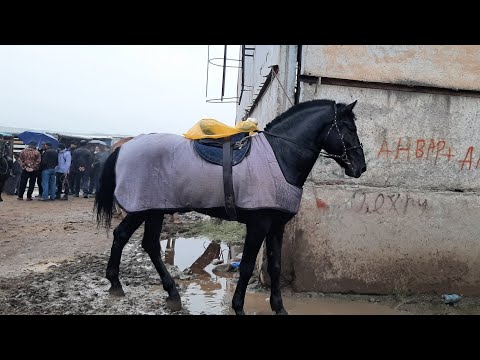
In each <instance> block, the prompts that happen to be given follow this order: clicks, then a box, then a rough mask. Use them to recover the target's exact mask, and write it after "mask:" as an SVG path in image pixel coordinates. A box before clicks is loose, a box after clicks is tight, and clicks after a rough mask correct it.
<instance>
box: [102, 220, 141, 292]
mask: <svg viewBox="0 0 480 360" xmlns="http://www.w3.org/2000/svg"><path fill="white" fill-rule="evenodd" d="M144 219H145V218H144V215H140V214H128V215H127V217H125V219H123V221H122V222H121V223H120V225H118V226H117V227H116V228H115V230H113V244H112V250H111V253H110V259H109V260H108V265H107V279H108V280H109V281H110V284H111V285H112V286H111V287H110V290H109V292H110V294H112V295H117V296H124V295H125V293H124V292H123V289H122V285H121V284H120V280H119V279H118V273H119V266H120V259H121V257H122V250H123V248H124V246H125V244H126V243H127V242H128V240H129V239H130V237H131V236H132V235H133V233H134V232H135V230H137V229H138V228H139V227H140V225H142V223H143V221H144Z"/></svg>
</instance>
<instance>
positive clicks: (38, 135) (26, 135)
mask: <svg viewBox="0 0 480 360" xmlns="http://www.w3.org/2000/svg"><path fill="white" fill-rule="evenodd" d="M17 136H18V138H19V139H20V140H22V141H23V142H24V144H28V143H29V142H30V141H32V140H33V141H35V142H36V143H37V147H38V148H40V146H41V144H44V143H47V142H49V143H52V146H53V148H54V149H57V148H58V140H57V139H56V138H55V137H53V136H52V135H49V134H45V133H42V132H35V131H24V132H22V133H20V134H18V135H17Z"/></svg>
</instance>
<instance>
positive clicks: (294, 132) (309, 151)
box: [265, 118, 331, 187]
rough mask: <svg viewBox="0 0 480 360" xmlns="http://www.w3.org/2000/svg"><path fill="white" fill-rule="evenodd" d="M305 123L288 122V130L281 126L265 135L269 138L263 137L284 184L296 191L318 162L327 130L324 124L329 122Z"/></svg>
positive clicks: (284, 125) (300, 119)
mask: <svg viewBox="0 0 480 360" xmlns="http://www.w3.org/2000/svg"><path fill="white" fill-rule="evenodd" d="M285 120H287V121H288V120H290V119H285ZM292 120H293V121H292ZM308 120H309V119H305V118H298V119H291V120H290V124H291V126H288V124H282V125H283V126H282V125H280V126H275V127H272V128H271V129H269V130H268V131H267V132H269V133H271V134H272V135H269V134H268V133H265V137H266V139H267V140H268V142H269V143H270V145H271V147H272V150H273V152H274V153H275V157H276V158H277V161H278V163H279V165H280V168H281V169H282V172H283V175H284V176H285V180H287V182H288V183H290V184H292V185H295V186H298V187H302V186H303V184H304V183H305V180H306V179H307V177H308V175H309V174H310V171H311V170H312V168H313V166H314V165H315V162H316V161H317V158H318V154H319V151H320V150H321V148H320V146H321V145H322V144H320V142H319V139H322V140H323V139H324V138H325V136H326V133H327V131H328V128H329V126H330V124H329V122H328V121H327V120H331V119H318V118H316V119H315V120H313V119H310V121H308ZM275 135H278V137H276V136H275ZM282 137H283V138H282ZM285 138H288V139H289V140H291V141H289V140H286V139H285ZM313 149H315V150H317V151H315V150H313Z"/></svg>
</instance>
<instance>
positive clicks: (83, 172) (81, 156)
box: [72, 140, 93, 198]
mask: <svg viewBox="0 0 480 360" xmlns="http://www.w3.org/2000/svg"><path fill="white" fill-rule="evenodd" d="M86 146H87V142H86V141H85V140H82V141H80V143H79V144H78V149H77V150H75V152H74V153H73V158H72V163H73V168H74V170H75V172H76V176H75V190H74V193H75V195H74V196H75V197H79V194H80V184H81V185H82V188H83V197H84V198H88V178H89V173H90V167H91V165H92V163H93V159H92V156H91V154H90V151H89V150H88V149H87V148H86Z"/></svg>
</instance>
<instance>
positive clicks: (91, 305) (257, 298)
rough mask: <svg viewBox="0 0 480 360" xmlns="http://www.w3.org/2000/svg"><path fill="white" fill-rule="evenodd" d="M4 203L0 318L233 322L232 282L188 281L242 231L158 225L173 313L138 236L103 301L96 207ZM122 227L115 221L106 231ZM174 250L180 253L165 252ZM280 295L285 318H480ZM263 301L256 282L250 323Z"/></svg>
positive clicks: (224, 225)
mask: <svg viewBox="0 0 480 360" xmlns="http://www.w3.org/2000/svg"><path fill="white" fill-rule="evenodd" d="M4 200H5V201H4V202H3V203H0V314H158V315H161V314H175V315H185V314H233V312H232V310H231V309H230V302H231V297H232V294H233V291H234V289H235V282H236V279H237V278H238V273H237V272H235V271H230V272H223V273H218V272H215V273H214V272H213V268H214V266H213V265H211V264H209V265H207V266H205V267H204V268H203V269H199V271H193V272H192V270H191V269H190V265H191V264H193V263H194V262H195V259H197V258H199V256H200V255H201V256H204V255H205V254H206V253H207V251H206V250H205V249H207V247H208V246H209V245H208V244H209V243H214V244H220V245H215V246H217V247H218V248H219V249H220V251H221V255H222V256H221V258H222V259H223V260H225V261H226V262H228V259H229V257H228V256H227V255H226V254H229V253H231V252H232V249H233V248H234V246H233V245H235V244H237V245H238V246H241V242H240V243H239V241H240V239H241V238H242V236H243V234H244V228H243V227H242V226H241V225H239V224H236V223H230V222H221V223H219V222H215V221H212V220H210V219H209V218H208V217H204V216H201V215H200V214H195V213H189V214H185V215H181V216H180V219H181V221H182V223H181V224H174V223H173V222H171V220H170V218H168V219H165V221H164V229H163V231H162V235H161V243H162V250H163V251H164V254H168V256H169V258H166V263H167V268H169V270H170V271H171V273H172V276H174V278H175V279H176V282H177V287H178V288H179V290H180V294H181V296H182V303H183V305H184V307H183V309H182V310H181V311H179V312H174V313H172V312H171V311H170V310H169V309H168V308H167V307H166V304H165V298H166V292H165V291H164V290H163V288H162V286H161V282H160V278H159V275H158V274H157V272H156V271H155V269H154V268H153V266H152V264H151V262H150V259H149V257H148V255H147V254H146V253H145V252H144V251H143V249H142V248H141V246H140V242H141V237H142V234H143V227H141V228H140V229H139V230H137V232H136V233H135V234H134V235H133V236H132V239H131V241H130V242H129V243H128V244H127V245H126V247H125V249H124V252H123V256H122V262H121V266H120V280H121V281H122V283H123V285H124V290H125V293H126V296H125V297H122V298H118V297H114V296H111V295H109V294H108V288H109V282H108V280H106V279H105V268H106V264H107V261H108V256H109V253H110V246H111V243H112V235H110V236H109V237H107V233H106V232H105V231H104V230H103V229H102V230H98V229H97V228H96V224H95V222H94V218H93V212H92V208H93V199H84V198H81V197H80V198H71V199H70V200H68V201H53V202H40V201H35V200H34V201H30V202H27V201H18V200H16V197H15V196H8V195H4ZM119 221H120V220H119V219H113V222H112V223H113V226H115V225H116V224H118V223H119ZM110 234H111V232H110ZM174 240H176V244H177V245H176V246H175V245H174V246H173V247H172V244H175V242H174ZM220 241H221V243H220ZM167 242H168V245H167ZM167 246H168V247H169V248H168V249H167ZM220 246H221V248H220ZM165 250H166V252H165ZM204 250H205V253H204V254H203V255H202V253H203V252H204ZM207 260H208V261H210V259H207ZM203 266H204V265H202V266H201V267H203ZM197 270H198V269H197ZM283 294H284V304H285V307H286V308H287V310H288V311H289V312H290V313H291V314H480V300H479V299H478V298H464V299H462V300H461V301H460V302H459V303H458V304H456V305H455V306H449V305H445V304H443V302H442V300H441V298H440V297H439V296H426V295H406V294H392V295H390V296H369V295H351V294H349V295H348V294H323V293H293V292H292V291H291V290H290V289H288V288H284V289H283ZM268 297H269V291H268V289H265V288H263V286H262V285H261V284H259V283H258V281H257V276H254V278H253V279H252V281H251V285H249V289H248V293H247V297H246V301H245V310H246V312H247V314H260V315H263V314H271V311H270V308H269V303H268V299H269V298H268Z"/></svg>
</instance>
